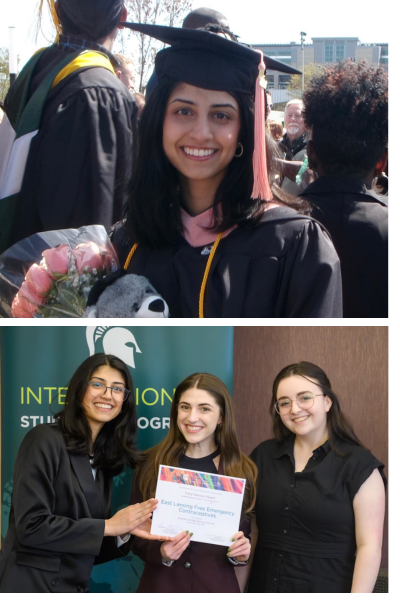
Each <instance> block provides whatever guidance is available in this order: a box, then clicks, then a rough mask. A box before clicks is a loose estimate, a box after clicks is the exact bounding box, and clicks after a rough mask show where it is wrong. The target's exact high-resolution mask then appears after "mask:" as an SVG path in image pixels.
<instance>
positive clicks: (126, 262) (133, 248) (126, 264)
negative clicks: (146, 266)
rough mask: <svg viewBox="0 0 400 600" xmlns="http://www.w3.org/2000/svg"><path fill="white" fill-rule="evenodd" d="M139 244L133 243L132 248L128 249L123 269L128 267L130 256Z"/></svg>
mask: <svg viewBox="0 0 400 600" xmlns="http://www.w3.org/2000/svg"><path fill="white" fill-rule="evenodd" d="M138 246H139V244H133V246H132V248H131V249H130V252H129V254H128V256H127V258H126V261H125V264H124V269H125V271H127V270H128V267H129V265H130V262H131V260H132V256H133V255H134V254H135V252H136V248H137V247H138Z"/></svg>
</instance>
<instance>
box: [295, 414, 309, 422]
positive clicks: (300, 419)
mask: <svg viewBox="0 0 400 600" xmlns="http://www.w3.org/2000/svg"><path fill="white" fill-rule="evenodd" d="M309 416H310V415H306V416H305V417H296V418H295V419H293V421H294V422H295V423H302V422H303V421H305V420H306V419H308V417H309Z"/></svg>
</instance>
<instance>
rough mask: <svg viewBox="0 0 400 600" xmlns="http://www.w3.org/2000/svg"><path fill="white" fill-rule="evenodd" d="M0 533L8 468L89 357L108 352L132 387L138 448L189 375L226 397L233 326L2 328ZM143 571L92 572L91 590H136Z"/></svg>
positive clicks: (121, 484) (122, 497) (122, 480)
mask: <svg viewBox="0 0 400 600" xmlns="http://www.w3.org/2000/svg"><path fill="white" fill-rule="evenodd" d="M0 351H1V449H2V453H1V457H2V459H1V490H2V505H1V510H2V514H1V534H2V538H4V536H5V534H6V531H7V526H8V516H9V512H10V506H11V491H12V475H13V465H14V461H15V457H16V454H17V452H18V448H19V446H20V444H21V441H22V439H23V437H24V435H25V434H26V433H27V432H28V431H29V429H30V428H32V427H34V426H35V425H38V424H39V423H46V422H51V420H52V415H53V414H55V413H56V412H58V411H59V410H61V409H62V406H63V403H64V400H65V388H66V386H67V385H68V381H69V379H70V377H71V376H72V374H73V373H74V371H75V370H76V368H77V367H78V366H79V365H80V364H81V363H82V362H83V361H84V360H85V359H86V358H87V357H88V356H90V355H92V354H94V353H96V352H105V353H107V354H115V355H116V356H118V357H119V358H121V359H122V360H123V361H125V363H126V364H127V365H128V366H129V367H130V370H131V374H132V377H133V381H134V384H135V394H136V407H137V415H138V438H137V444H138V447H139V449H141V450H144V449H146V448H149V447H151V446H153V445H154V444H156V443H158V442H159V441H161V440H162V439H163V437H164V436H165V435H166V432H167V430H168V427H169V413H170V407H171V401H172V396H173V393H174V390H175V388H176V386H177V385H178V384H179V383H180V382H181V381H182V380H183V379H185V378H186V377H187V376H188V375H190V374H192V373H195V372H208V373H212V374H213V375H216V376H217V377H219V378H220V379H222V381H224V383H225V384H226V385H227V386H228V388H229V389H230V391H231V392H232V383H233V327H170V326H166V325H159V326H134V327H120V326H117V327H113V326H111V327H110V326H97V327H85V326H68V327H66V326H55V327H53V326H50V327H47V326H40V327H37V326H36V327H33V326H29V327H17V326H10V327H4V326H3V327H1V328H0ZM131 486H132V472H131V471H130V470H126V471H124V472H123V473H122V474H121V475H120V476H118V477H116V478H115V479H114V493H113V512H116V511H117V510H119V509H121V508H123V507H124V506H126V505H127V504H128V503H129V496H130V491H131ZM142 570H143V566H142V562H141V560H140V559H139V558H138V557H135V556H133V555H132V554H130V555H129V556H128V557H126V558H123V559H118V560H114V561H112V562H110V563H106V564H104V565H99V566H97V567H95V568H94V569H93V571H92V577H91V580H90V589H91V591H92V592H135V590H136V588H137V586H138V583H139V579H140V576H141V573H142Z"/></svg>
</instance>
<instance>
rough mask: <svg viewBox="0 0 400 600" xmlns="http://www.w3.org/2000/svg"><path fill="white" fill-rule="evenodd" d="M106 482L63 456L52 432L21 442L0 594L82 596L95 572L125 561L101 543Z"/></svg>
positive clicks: (78, 459) (1, 557)
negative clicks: (115, 561) (99, 566)
mask: <svg viewBox="0 0 400 600" xmlns="http://www.w3.org/2000/svg"><path fill="white" fill-rule="evenodd" d="M111 492H112V477H110V478H108V477H106V476H105V475H104V473H103V472H102V470H101V469H98V471H97V475H96V481H95V480H94V479H93V474H92V469H91V465H90V462H89V456H88V455H87V454H86V455H83V454H72V453H70V452H68V451H67V449H66V446H65V442H64V438H63V436H62V433H61V430H60V428H59V426H58V424H50V425H48V424H43V425H37V426H36V427H34V428H33V429H31V430H30V431H29V432H28V434H27V435H26V436H25V438H24V440H23V442H22V444H21V447H20V449H19V451H18V455H17V459H16V461H15V467H14V474H13V494H12V504H11V511H10V520H9V526H8V531H7V534H6V536H5V538H4V541H3V544H2V548H1V551H0V592H2V593H7V592H64V593H65V592H84V591H88V590H87V589H86V586H87V584H88V582H89V577H90V573H91V570H92V568H93V565H94V564H98V563H102V562H106V561H108V560H112V559H114V558H118V557H122V556H124V555H126V554H127V553H128V552H129V550H130V547H131V543H132V540H130V541H128V542H127V543H126V544H123V545H122V546H121V547H120V548H118V547H117V542H116V538H114V537H104V520H105V519H109V518H110V516H111V514H110V513H111Z"/></svg>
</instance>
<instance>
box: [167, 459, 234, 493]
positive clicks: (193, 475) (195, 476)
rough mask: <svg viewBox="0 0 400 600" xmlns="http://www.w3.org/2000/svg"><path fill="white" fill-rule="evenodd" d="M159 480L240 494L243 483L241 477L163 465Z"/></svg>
mask: <svg viewBox="0 0 400 600" xmlns="http://www.w3.org/2000/svg"><path fill="white" fill-rule="evenodd" d="M160 480H161V481H170V482H171V483H182V484H183V485H191V486H194V487H202V488H208V489H210V490H221V491H223V492H233V493H234V494H241V493H242V492H243V487H244V484H245V481H244V480H242V479H232V478H230V477H224V476H222V475H211V473H199V472H196V471H186V470H184V469H177V468H176V467H164V466H163V467H160Z"/></svg>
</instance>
